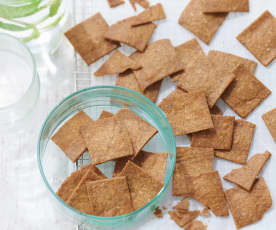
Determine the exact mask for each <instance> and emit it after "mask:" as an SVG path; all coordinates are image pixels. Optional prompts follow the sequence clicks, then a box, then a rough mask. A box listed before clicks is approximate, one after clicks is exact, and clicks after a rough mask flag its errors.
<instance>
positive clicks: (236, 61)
mask: <svg viewBox="0 0 276 230" xmlns="http://www.w3.org/2000/svg"><path fill="white" fill-rule="evenodd" d="M208 57H209V60H211V61H212V62H213V63H214V64H215V65H216V66H217V67H218V68H221V69H223V71H225V72H229V73H232V72H233V71H234V70H235V69H236V68H237V67H238V66H239V65H243V66H244V68H245V69H247V70H248V71H249V72H251V73H253V74H254V72H255V70H256V68H257V65H258V64H257V62H255V61H251V60H249V59H247V58H242V57H239V56H236V55H233V54H230V53H225V52H221V51H217V50H211V51H209V53H208Z"/></svg>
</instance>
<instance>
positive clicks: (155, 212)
mask: <svg viewBox="0 0 276 230" xmlns="http://www.w3.org/2000/svg"><path fill="white" fill-rule="evenodd" d="M153 214H154V215H155V216H156V217H157V218H159V219H160V218H163V216H164V215H163V212H162V210H161V209H160V208H159V207H157V208H156V209H155V210H154V213H153Z"/></svg>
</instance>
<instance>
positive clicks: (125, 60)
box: [94, 50, 141, 77]
mask: <svg viewBox="0 0 276 230" xmlns="http://www.w3.org/2000/svg"><path fill="white" fill-rule="evenodd" d="M140 68H141V65H139V64H138V63H136V62H135V61H134V60H132V59H131V58H130V57H128V56H126V55H124V54H122V53H121V52H120V51H118V50H116V51H115V52H114V53H113V54H112V56H111V57H110V58H109V59H108V60H107V61H106V62H105V63H104V64H103V65H102V66H101V67H100V68H99V69H98V70H97V71H96V72H95V73H94V74H95V76H97V77H99V76H104V75H114V74H119V73H123V72H125V71H126V70H128V69H132V70H137V69H140Z"/></svg>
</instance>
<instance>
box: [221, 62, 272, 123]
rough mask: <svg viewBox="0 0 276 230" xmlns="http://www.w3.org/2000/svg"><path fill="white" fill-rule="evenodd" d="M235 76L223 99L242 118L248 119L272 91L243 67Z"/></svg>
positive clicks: (237, 70)
mask: <svg viewBox="0 0 276 230" xmlns="http://www.w3.org/2000/svg"><path fill="white" fill-rule="evenodd" d="M234 74H235V76H236V77H235V80H234V81H233V82H232V84H230V86H229V87H228V88H227V89H226V90H225V92H224V94H223V95H222V99H223V100H224V101H225V102H226V103H227V104H228V105H229V106H230V107H231V108H232V109H233V110H234V111H235V112H236V113H237V114H238V115H239V116H240V117H242V118H246V117H247V116H248V115H249V114H250V113H251V112H253V110H255V109H256V107H258V106H259V105H260V104H261V103H262V102H263V101H264V100H265V99H266V98H267V97H268V96H269V95H270V94H271V91H270V90H269V89H268V88H267V87H266V86H265V85H263V83H262V82H261V81H259V80H258V79H257V78H256V77H255V76H254V75H253V74H252V73H251V72H249V71H248V70H247V69H245V68H244V67H243V66H242V65H241V66H239V67H238V68H237V69H236V70H235V71H234Z"/></svg>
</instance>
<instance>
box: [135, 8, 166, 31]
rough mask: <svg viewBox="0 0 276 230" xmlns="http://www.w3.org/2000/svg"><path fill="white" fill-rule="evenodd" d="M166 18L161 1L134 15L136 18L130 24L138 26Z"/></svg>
mask: <svg viewBox="0 0 276 230" xmlns="http://www.w3.org/2000/svg"><path fill="white" fill-rule="evenodd" d="M165 18H166V14H165V11H164V9H163V6H162V4H161V3H157V4H156V5H154V6H151V7H150V8H148V9H147V10H145V11H143V12H142V13H140V14H138V15H137V16H136V20H135V21H134V22H133V24H132V26H139V25H143V24H146V23H149V22H153V21H156V20H162V19H165Z"/></svg>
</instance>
